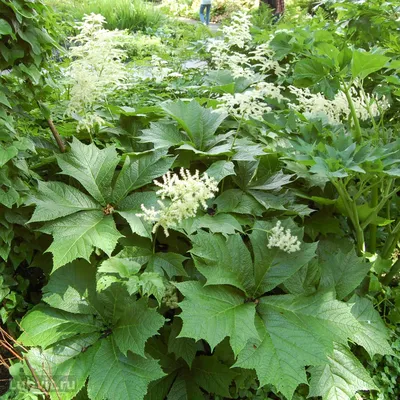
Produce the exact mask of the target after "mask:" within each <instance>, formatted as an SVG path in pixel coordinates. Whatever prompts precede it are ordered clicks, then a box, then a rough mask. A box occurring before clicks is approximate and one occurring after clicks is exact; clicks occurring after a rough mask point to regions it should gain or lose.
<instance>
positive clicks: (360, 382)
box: [309, 345, 378, 400]
mask: <svg viewBox="0 0 400 400" xmlns="http://www.w3.org/2000/svg"><path fill="white" fill-rule="evenodd" d="M328 360H329V361H328V363H327V364H325V365H321V366H317V367H313V368H311V369H310V373H311V382H310V393H309V397H317V396H321V397H322V400H348V399H350V398H353V396H354V395H355V394H356V392H357V391H359V390H371V389H372V390H378V388H377V387H376V386H375V384H374V382H373V380H372V379H371V377H370V376H369V374H368V372H367V371H366V370H365V369H364V367H363V366H362V364H361V363H360V361H358V359H357V358H356V357H355V356H354V355H353V354H352V353H351V352H350V350H349V349H348V348H347V347H345V346H343V345H335V349H334V351H333V354H332V355H329V356H328Z"/></svg>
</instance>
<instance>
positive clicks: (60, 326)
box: [19, 305, 99, 348]
mask: <svg viewBox="0 0 400 400" xmlns="http://www.w3.org/2000/svg"><path fill="white" fill-rule="evenodd" d="M21 327H22V329H23V330H24V331H23V333H22V335H21V336H20V337H19V340H20V341H21V342H22V343H24V344H25V345H26V346H41V347H43V348H46V347H48V346H50V345H51V344H53V343H56V342H57V341H60V340H62V339H67V338H70V337H72V336H75V335H78V334H83V333H92V332H96V331H99V325H98V324H96V323H95V320H94V318H93V315H80V314H72V313H68V312H66V311H62V310H57V309H55V308H50V307H47V306H43V305H38V306H36V307H35V308H34V309H32V311H30V312H29V313H28V314H27V315H26V316H25V317H24V319H23V320H22V323H21Z"/></svg>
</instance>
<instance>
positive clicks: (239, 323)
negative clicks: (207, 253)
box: [175, 281, 258, 354]
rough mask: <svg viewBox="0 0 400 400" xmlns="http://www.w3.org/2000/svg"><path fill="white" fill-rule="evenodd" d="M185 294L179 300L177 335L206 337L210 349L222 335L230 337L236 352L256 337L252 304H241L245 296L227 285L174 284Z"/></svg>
mask: <svg viewBox="0 0 400 400" xmlns="http://www.w3.org/2000/svg"><path fill="white" fill-rule="evenodd" d="M175 286H176V287H177V288H178V289H179V291H180V292H181V293H182V294H183V295H184V296H185V299H184V300H183V302H181V303H180V307H181V309H182V313H181V314H180V315H179V316H180V318H182V321H183V328H182V331H181V333H180V335H179V337H188V338H193V339H195V340H196V341H197V340H200V339H204V340H206V341H207V342H208V343H209V345H210V346H211V349H214V348H215V346H216V345H217V344H218V343H220V342H221V341H222V340H223V339H224V338H226V337H228V336H229V338H230V344H231V347H232V349H233V351H234V353H235V354H238V353H239V352H240V351H241V350H242V349H243V348H244V346H245V345H246V343H247V341H248V340H249V339H250V338H257V337H258V334H257V331H256V328H255V326H254V317H255V304H254V303H251V302H249V303H244V300H245V297H244V296H243V295H242V294H241V293H240V292H239V291H238V290H237V289H234V288H232V287H228V286H224V287H222V286H206V287H202V286H201V284H200V283H199V282H194V281H190V282H183V283H176V284H175Z"/></svg>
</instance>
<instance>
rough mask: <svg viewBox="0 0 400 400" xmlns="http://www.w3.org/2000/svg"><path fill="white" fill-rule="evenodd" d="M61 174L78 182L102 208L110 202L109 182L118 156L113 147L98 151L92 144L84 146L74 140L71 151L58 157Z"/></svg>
mask: <svg viewBox="0 0 400 400" xmlns="http://www.w3.org/2000/svg"><path fill="white" fill-rule="evenodd" d="M57 162H58V165H59V166H60V168H61V170H62V172H61V173H62V174H64V175H68V176H71V177H72V178H74V179H76V180H78V181H79V182H80V183H81V184H82V186H83V187H84V188H85V189H86V190H87V191H88V192H89V193H90V194H91V195H92V196H93V197H94V198H95V199H96V200H97V201H98V202H99V203H100V204H101V205H103V206H105V205H106V204H107V203H108V202H110V200H111V198H110V197H111V181H112V179H113V176H114V171H115V167H116V166H117V164H118V162H119V156H118V154H117V151H116V150H115V148H114V147H107V148H105V149H103V150H100V149H98V148H97V147H96V146H95V145H94V144H93V143H92V144H89V145H85V144H83V143H81V142H80V141H79V140H78V139H76V138H74V140H73V141H72V143H71V151H70V152H69V153H68V154H63V155H58V156H57Z"/></svg>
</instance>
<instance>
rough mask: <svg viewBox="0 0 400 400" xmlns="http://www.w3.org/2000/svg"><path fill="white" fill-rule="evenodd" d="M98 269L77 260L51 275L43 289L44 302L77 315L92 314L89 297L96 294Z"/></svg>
mask: <svg viewBox="0 0 400 400" xmlns="http://www.w3.org/2000/svg"><path fill="white" fill-rule="evenodd" d="M95 277H96V268H94V266H92V265H91V264H89V263H88V262H86V261H83V260H76V261H74V262H72V263H70V264H67V265H65V266H64V268H59V269H58V270H56V271H54V273H53V274H51V275H50V280H49V283H48V284H47V285H46V286H45V287H44V288H43V289H42V292H43V298H42V299H43V301H45V302H46V303H47V304H48V305H50V306H51V307H54V308H58V309H60V310H63V311H68V312H71V313H76V314H91V313H93V311H94V310H93V308H92V306H91V304H90V301H89V297H90V296H94V293H95V290H96V288H95V284H94V283H95Z"/></svg>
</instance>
